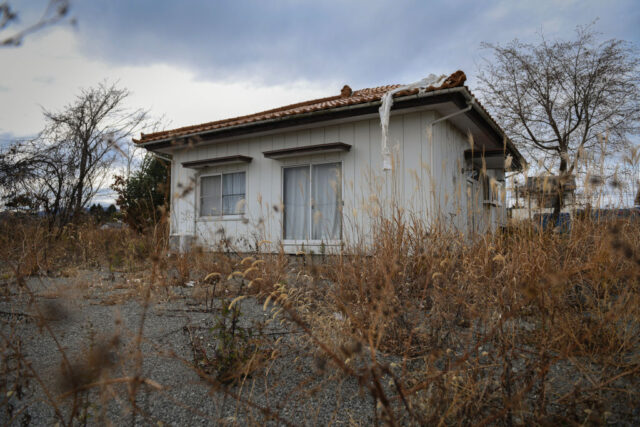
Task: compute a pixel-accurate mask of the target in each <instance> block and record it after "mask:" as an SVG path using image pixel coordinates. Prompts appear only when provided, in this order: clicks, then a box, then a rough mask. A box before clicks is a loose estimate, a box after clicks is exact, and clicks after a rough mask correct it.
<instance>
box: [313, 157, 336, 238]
mask: <svg viewBox="0 0 640 427" xmlns="http://www.w3.org/2000/svg"><path fill="white" fill-rule="evenodd" d="M312 171H313V172H312V174H313V177H312V179H311V182H312V186H313V191H312V194H313V196H312V197H313V202H312V207H313V209H312V211H313V226H312V227H311V229H312V236H311V238H312V239H313V240H339V239H340V237H341V236H340V231H341V219H342V212H341V206H340V205H341V204H342V177H341V175H342V173H341V172H342V171H341V166H340V163H329V164H323V165H314V166H313V167H312Z"/></svg>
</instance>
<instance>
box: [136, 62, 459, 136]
mask: <svg viewBox="0 0 640 427" xmlns="http://www.w3.org/2000/svg"><path fill="white" fill-rule="evenodd" d="M465 80H466V76H465V74H464V72H462V71H456V72H455V73H453V74H451V75H450V76H449V77H448V78H447V79H446V80H445V82H444V84H442V85H441V86H440V87H437V88H435V87H428V88H426V91H435V90H439V89H445V88H452V87H457V86H462V85H463V84H464V82H465ZM402 86H403V85H400V84H394V85H384V86H377V87H372V88H363V89H358V90H355V91H353V92H352V93H351V95H350V96H346V97H345V96H343V95H342V93H339V94H337V95H333V96H328V97H324V98H318V99H312V100H308V101H302V102H298V103H294V104H289V105H284V106H281V107H277V108H272V109H269V110H264V111H260V112H257V113H253V114H248V115H244V116H237V117H231V118H226V119H222V120H216V121H211V122H206V123H201V124H196V125H190V126H183V127H179V128H175V129H169V130H164V131H159V132H153V133H149V134H144V133H143V134H141V137H140V139H138V140H136V139H134V142H136V143H146V142H154V141H160V140H164V139H168V138H180V137H184V136H186V135H188V134H192V133H196V134H197V133H200V132H206V131H209V130H213V129H220V128H225V127H231V126H235V125H239V124H246V123H252V122H257V121H261V120H267V119H272V118H284V117H287V116H293V115H297V114H301V113H307V112H313V111H320V110H326V109H331V108H336V107H341V106H349V105H357V104H363V103H367V102H371V101H375V100H379V99H380V98H382V96H383V95H384V94H385V93H386V92H388V91H390V90H393V89H397V88H399V87H402ZM416 91H417V90H416ZM408 92H409V91H401V92H399V93H397V94H394V98H395V97H401V96H405V95H409V94H411V93H408ZM278 113H285V114H280V115H279V114H278Z"/></svg>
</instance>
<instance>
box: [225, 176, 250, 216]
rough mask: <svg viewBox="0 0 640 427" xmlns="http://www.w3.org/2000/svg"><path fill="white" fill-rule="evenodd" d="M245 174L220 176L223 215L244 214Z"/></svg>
mask: <svg viewBox="0 0 640 427" xmlns="http://www.w3.org/2000/svg"><path fill="white" fill-rule="evenodd" d="M244 191H245V173H244V172H236V173H229V174H224V175H223V176H222V209H223V212H224V214H225V215H232V214H242V213H243V212H244V203H242V201H243V200H244V197H245V194H244Z"/></svg>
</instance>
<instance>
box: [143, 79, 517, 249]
mask: <svg viewBox="0 0 640 427" xmlns="http://www.w3.org/2000/svg"><path fill="white" fill-rule="evenodd" d="M465 80H466V76H465V75H464V73H463V72H462V71H458V72H456V73H454V74H452V75H451V76H449V77H448V78H444V77H443V78H442V79H440V80H439V81H438V82H437V84H436V85H435V86H434V85H429V86H428V87H418V86H416V85H412V86H401V85H392V86H382V87H375V88H369V89H360V90H356V91H353V90H351V88H350V87H349V86H344V87H343V88H342V90H341V91H340V93H339V94H337V95H335V96H329V97H327V98H322V99H315V100H311V101H306V102H301V103H298V104H293V105H288V106H284V107H280V108H276V109H273V110H268V111H263V112H259V113H255V114H251V115H247V116H242V117H235V118H231V119H226V120H219V121H214V122H210V123H204V124H199V125H195V126H188V127H183V128H179V129H173V130H167V131H163V132H157V133H152V134H142V135H141V137H140V139H139V140H136V142H137V143H138V144H139V145H140V146H142V147H145V148H146V149H147V150H149V151H152V152H154V153H157V154H158V155H160V156H164V157H167V156H170V158H171V208H170V209H171V225H170V227H171V231H170V233H171V245H172V246H173V247H180V248H182V249H184V248H186V247H187V246H189V245H190V244H193V243H195V244H198V245H203V246H205V247H206V246H215V245H216V244H217V242H218V241H219V240H220V238H221V236H224V238H225V239H230V240H231V241H232V243H233V244H234V245H236V247H237V248H239V249H240V250H249V249H252V248H255V247H256V245H257V244H258V243H260V244H261V245H262V246H263V247H262V248H261V249H262V250H265V249H266V250H273V251H276V250H279V248H280V247H281V246H280V244H282V247H283V248H284V250H285V251H286V252H288V253H296V252H298V251H301V250H302V251H314V252H315V253H318V252H321V251H335V250H339V249H340V248H341V247H342V245H343V243H344V242H348V241H351V240H352V239H355V238H357V237H358V236H359V237H362V236H365V237H366V236H367V235H368V232H367V230H370V227H371V224H372V221H375V220H376V218H380V215H384V214H389V211H390V210H391V209H392V208H394V207H399V208H400V209H401V210H402V212H403V213H404V214H405V215H406V216H407V217H409V216H410V215H416V216H417V217H419V218H423V219H425V220H426V221H427V222H428V223H429V224H435V223H436V222H438V223H439V224H445V225H450V226H452V227H456V228H457V229H459V230H461V231H463V232H480V231H484V230H487V229H494V228H496V227H498V226H499V225H500V224H501V223H502V222H503V221H504V220H505V216H506V215H505V206H504V179H505V168H509V167H510V168H511V169H515V170H518V169H521V168H522V167H523V165H524V159H523V158H522V156H521V154H520V153H519V152H518V150H517V149H516V148H515V147H514V146H513V145H512V143H511V142H510V141H509V140H508V139H507V138H506V136H505V134H504V132H503V131H502V130H501V129H500V127H499V126H498V124H496V123H495V121H494V120H493V119H492V118H491V117H490V116H489V114H488V113H487V112H486V111H485V109H484V108H483V107H482V106H481V105H480V104H479V102H478V101H477V100H476V99H475V98H474V96H473V95H472V94H471V92H470V91H469V89H468V88H467V87H466V86H464V82H465ZM387 93H390V94H389V95H388V96H387V98H389V99H391V100H392V102H393V105H392V108H391V110H390V115H389V116H388V117H389V119H388V138H387V139H386V140H387V141H388V144H387V147H388V148H387V150H388V151H387V152H385V149H384V147H383V145H382V142H383V136H382V132H381V115H380V112H379V109H380V107H381V104H382V102H383V97H384V95H385V94H387ZM389 105H390V104H389ZM389 160H390V162H389ZM388 169H389V170H388ZM484 172H486V173H484Z"/></svg>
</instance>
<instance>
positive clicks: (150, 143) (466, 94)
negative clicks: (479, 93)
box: [139, 86, 527, 167]
mask: <svg viewBox="0 0 640 427" xmlns="http://www.w3.org/2000/svg"><path fill="white" fill-rule="evenodd" d="M456 93H459V94H461V95H462V96H463V97H464V98H465V100H466V102H467V107H465V108H463V109H464V110H465V112H468V111H470V110H471V108H472V109H473V110H474V111H475V112H477V113H478V114H479V115H480V116H481V117H482V119H483V120H484V121H485V122H487V123H488V124H489V126H491V128H492V129H493V130H494V131H495V132H496V133H497V134H498V135H502V136H503V137H505V138H506V135H505V134H504V132H503V131H502V129H500V128H499V127H498V125H497V124H496V123H495V122H494V121H493V119H492V118H491V117H490V116H489V115H488V114H487V113H486V112H485V111H484V109H483V108H481V107H480V106H479V105H478V103H477V102H475V99H474V97H473V96H472V95H471V94H470V93H469V91H468V90H467V89H466V87H464V86H459V87H454V88H448V89H440V90H434V91H429V92H422V93H420V92H418V93H416V94H413V95H406V96H401V97H398V98H396V99H395V100H394V104H396V105H397V104H398V103H401V102H403V101H408V100H411V99H420V98H429V97H432V96H439V95H446V94H456ZM381 104H382V100H381V99H380V100H376V101H370V102H366V103H363V104H354V105H346V106H343V107H336V108H331V109H328V110H318V111H311V112H308V113H301V114H296V115H293V116H286V117H276V118H274V119H266V120H259V121H256V122H250V123H243V124H240V125H235V126H228V127H224V128H219V129H212V130H209V131H200V132H192V133H188V134H185V135H179V136H175V137H168V138H162V139H157V140H153V141H148V142H143V143H141V144H139V146H140V147H145V148H146V147H148V146H153V145H156V144H162V143H167V142H171V141H175V140H176V139H187V138H194V137H198V136H200V135H203V134H207V135H211V134H215V133H219V132H223V131H224V132H226V131H229V130H237V129H243V128H250V127H253V126H256V125H268V124H272V123H280V122H283V121H288V120H291V119H300V118H308V117H314V116H317V115H321V114H327V112H332V113H334V112H335V113H338V112H342V111H353V110H359V109H364V108H370V107H379V106H380V105H381ZM458 113H459V111H457V112H455V113H454V115H455V114H458ZM507 148H509V151H511V152H512V153H513V154H514V155H515V157H516V160H517V161H518V163H519V164H520V166H521V167H524V165H526V164H527V162H526V160H525V159H524V158H523V157H522V155H521V154H520V153H519V152H518V150H517V149H516V148H515V146H514V145H513V143H512V142H511V141H510V140H509V139H507ZM149 150H153V148H149Z"/></svg>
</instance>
